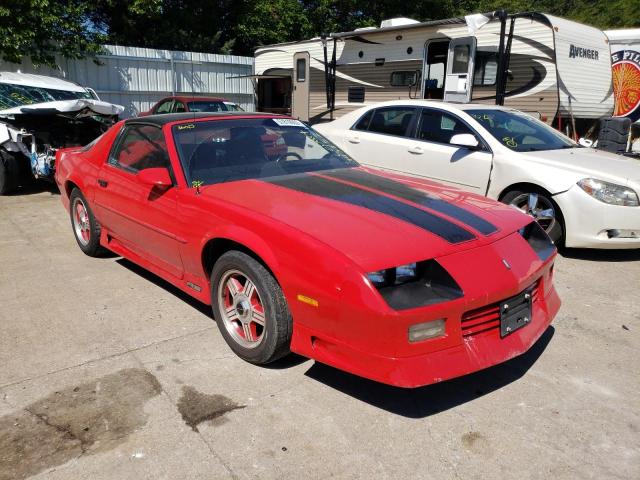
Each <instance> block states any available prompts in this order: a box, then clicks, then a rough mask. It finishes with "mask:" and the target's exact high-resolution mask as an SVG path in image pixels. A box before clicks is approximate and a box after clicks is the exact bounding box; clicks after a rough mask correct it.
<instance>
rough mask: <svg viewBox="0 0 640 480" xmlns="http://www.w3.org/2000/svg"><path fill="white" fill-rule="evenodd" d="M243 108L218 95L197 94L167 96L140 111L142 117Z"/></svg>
mask: <svg viewBox="0 0 640 480" xmlns="http://www.w3.org/2000/svg"><path fill="white" fill-rule="evenodd" d="M241 111H242V108H241V107H240V106H239V105H238V104H236V103H233V102H230V101H228V100H225V99H224V98H218V97H195V96H189V97H186V96H174V97H165V98H163V99H162V100H160V101H159V102H157V103H156V104H155V105H154V106H153V107H151V109H150V110H149V111H148V112H142V113H140V116H141V117H144V116H146V115H160V114H164V113H184V112H241Z"/></svg>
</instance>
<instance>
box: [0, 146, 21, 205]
mask: <svg viewBox="0 0 640 480" xmlns="http://www.w3.org/2000/svg"><path fill="white" fill-rule="evenodd" d="M19 178H20V165H19V163H18V159H17V158H16V156H15V155H13V154H12V153H10V152H7V151H6V150H5V149H4V148H0V195H6V194H7V193H11V192H13V191H14V190H15V189H16V188H18V183H19Z"/></svg>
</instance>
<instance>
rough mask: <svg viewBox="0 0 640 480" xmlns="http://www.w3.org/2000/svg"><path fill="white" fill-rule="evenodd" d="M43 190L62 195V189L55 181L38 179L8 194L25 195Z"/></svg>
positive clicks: (10, 195) (11, 195)
mask: <svg viewBox="0 0 640 480" xmlns="http://www.w3.org/2000/svg"><path fill="white" fill-rule="evenodd" d="M43 192H49V193H50V194H51V195H60V190H58V186H57V185H56V184H55V183H53V182H47V181H44V180H38V181H35V182H33V183H31V184H29V185H27V186H24V187H19V188H18V189H17V190H15V191H13V192H11V193H9V194H7V196H9V197H21V196H24V195H37V194H38V193H43Z"/></svg>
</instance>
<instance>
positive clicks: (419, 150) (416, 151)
mask: <svg viewBox="0 0 640 480" xmlns="http://www.w3.org/2000/svg"><path fill="white" fill-rule="evenodd" d="M409 153H413V154H414V155H422V154H423V153H424V150H423V149H422V147H411V148H410V149H409Z"/></svg>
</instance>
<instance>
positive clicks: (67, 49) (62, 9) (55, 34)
mask: <svg viewBox="0 0 640 480" xmlns="http://www.w3.org/2000/svg"><path fill="white" fill-rule="evenodd" d="M90 9H91V5H90V2H85V1H82V0H69V1H55V0H52V1H50V0H2V3H1V4H0V57H2V59H3V60H5V61H8V62H13V63H19V62H20V61H21V60H22V59H23V58H24V57H26V56H29V57H31V60H32V61H33V63H34V64H36V65H39V64H41V65H48V66H52V67H55V66H56V60H55V55H56V53H60V54H61V55H62V56H63V57H67V58H81V57H84V56H86V55H87V54H88V55H94V54H97V53H100V52H101V51H102V47H101V44H102V43H104V42H105V41H106V40H107V36H106V35H105V34H104V33H103V32H100V31H98V30H95V29H92V28H89V25H87V22H86V20H87V13H88V12H89V11H90Z"/></svg>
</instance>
